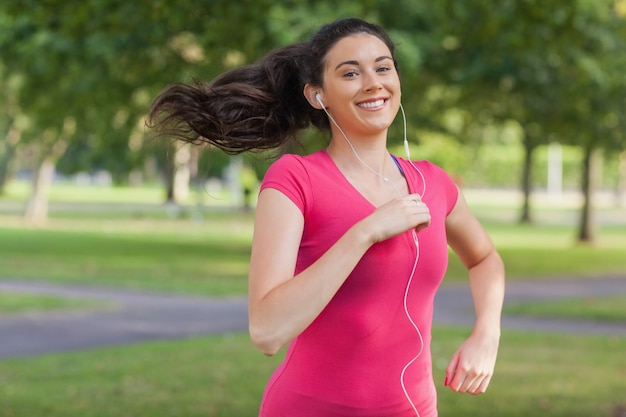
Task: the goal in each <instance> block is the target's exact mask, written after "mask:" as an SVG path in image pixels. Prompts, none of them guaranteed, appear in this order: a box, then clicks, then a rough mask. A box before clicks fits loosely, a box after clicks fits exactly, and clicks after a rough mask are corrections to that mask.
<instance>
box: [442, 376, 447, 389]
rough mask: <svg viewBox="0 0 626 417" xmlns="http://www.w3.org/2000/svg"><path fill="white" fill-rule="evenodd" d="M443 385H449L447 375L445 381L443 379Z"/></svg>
mask: <svg viewBox="0 0 626 417" xmlns="http://www.w3.org/2000/svg"><path fill="white" fill-rule="evenodd" d="M443 386H444V387H447V386H448V377H447V376H446V379H445V381H443Z"/></svg>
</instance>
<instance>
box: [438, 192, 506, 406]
mask: <svg viewBox="0 0 626 417" xmlns="http://www.w3.org/2000/svg"><path fill="white" fill-rule="evenodd" d="M446 234H447V239H448V244H449V245H450V247H451V248H452V250H453V251H454V252H455V253H456V255H457V256H458V257H459V259H460V260H461V262H462V263H463V264H464V265H465V266H466V267H467V269H468V271H469V280H470V288H471V292H472V297H473V299H474V308H475V311H476V323H475V325H474V328H473V330H472V333H471V335H470V336H469V338H468V339H467V340H466V341H465V342H464V343H463V344H462V345H461V347H460V348H459V349H458V350H457V351H456V353H455V354H454V356H453V357H452V359H451V361H450V364H449V365H448V368H447V369H446V382H445V384H446V385H447V386H449V387H450V389H452V390H453V391H457V392H467V393H470V394H474V395H478V394H482V393H483V392H485V391H486V389H487V387H488V386H489V382H490V381H491V377H492V375H493V371H494V368H495V364H496V357H497V354H498V345H499V343H500V318H501V315H502V304H503V300H504V286H505V284H504V264H503V263H502V259H501V258H500V255H499V254H498V252H497V251H496V248H495V247H494V245H493V242H492V241H491V238H490V237H489V235H488V234H487V232H486V231H485V229H484V228H483V227H482V225H481V224H480V223H479V222H478V220H477V219H476V217H474V215H473V214H472V213H471V212H470V210H469V207H468V206H467V202H466V201H465V198H464V197H463V194H462V193H461V191H460V190H459V197H458V201H457V203H456V205H455V207H454V209H453V210H452V211H451V212H450V214H449V215H448V217H447V218H446Z"/></svg>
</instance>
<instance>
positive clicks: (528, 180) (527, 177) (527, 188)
mask: <svg viewBox="0 0 626 417" xmlns="http://www.w3.org/2000/svg"><path fill="white" fill-rule="evenodd" d="M534 150H535V146H534V145H533V144H532V142H531V141H530V140H528V139H525V140H524V166H523V167H522V184H521V187H522V193H523V195H524V201H523V203H522V213H521V215H520V218H519V222H520V223H522V224H529V223H532V219H531V216H530V194H531V191H532V166H533V153H534Z"/></svg>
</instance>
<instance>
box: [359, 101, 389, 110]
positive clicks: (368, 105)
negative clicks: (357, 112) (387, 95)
mask: <svg viewBox="0 0 626 417" xmlns="http://www.w3.org/2000/svg"><path fill="white" fill-rule="evenodd" d="M383 104H385V100H376V101H370V102H368V103H361V104H359V107H365V108H367V109H372V108H374V107H379V106H382V105H383Z"/></svg>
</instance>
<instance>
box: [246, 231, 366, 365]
mask: <svg viewBox="0 0 626 417" xmlns="http://www.w3.org/2000/svg"><path fill="white" fill-rule="evenodd" d="M363 223H364V222H360V223H357V224H356V225H354V226H353V227H352V228H351V229H349V230H348V231H347V232H346V233H345V234H344V235H343V236H342V237H341V238H340V239H339V240H338V241H337V242H336V243H335V244H334V245H333V246H332V247H330V248H329V249H328V251H326V253H324V255H322V256H321V257H320V258H319V259H318V260H317V261H316V262H314V263H313V264H312V265H311V266H309V267H308V268H307V269H305V270H304V271H302V272H301V273H299V274H298V275H296V276H295V277H293V278H291V279H289V280H287V281H285V282H283V283H282V284H281V285H279V286H277V287H276V288H274V289H272V290H271V291H270V292H268V293H267V294H266V295H265V296H264V297H263V298H262V299H260V300H257V301H253V300H251V303H250V335H251V337H252V340H253V341H254V343H255V345H256V346H257V347H258V348H259V349H260V350H261V351H262V352H263V353H265V354H268V355H272V354H274V353H276V352H277V351H278V350H279V349H280V348H281V347H282V346H284V345H285V344H287V343H288V342H289V341H290V340H292V339H293V338H295V337H296V336H297V335H298V334H300V333H301V332H302V331H304V330H305V329H306V328H307V327H308V326H309V324H311V322H312V321H313V320H315V318H316V317H317V316H318V315H319V314H320V313H321V311H322V310H323V309H324V308H325V307H326V305H328V303H329V302H330V300H331V299H332V298H333V296H334V295H335V294H336V293H337V291H338V290H339V288H340V287H341V285H342V284H343V283H344V281H345V280H346V278H347V277H348V276H349V275H350V273H351V272H352V270H353V269H354V267H355V266H356V264H357V263H358V262H359V260H360V259H361V257H362V256H363V255H364V254H365V252H366V251H367V250H368V249H369V247H370V246H371V245H372V243H373V242H372V240H371V237H370V236H369V235H368V234H367V233H366V231H365V229H366V228H365V227H364V224H363Z"/></svg>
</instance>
